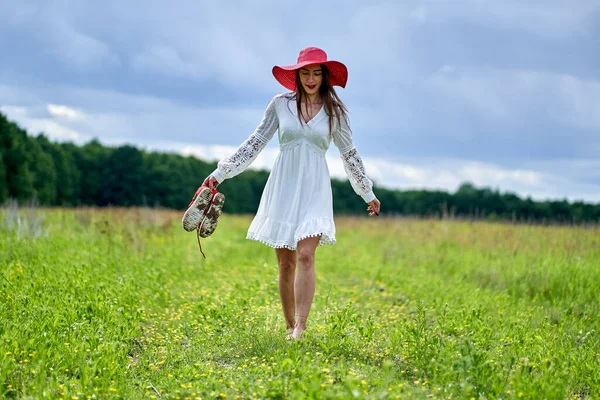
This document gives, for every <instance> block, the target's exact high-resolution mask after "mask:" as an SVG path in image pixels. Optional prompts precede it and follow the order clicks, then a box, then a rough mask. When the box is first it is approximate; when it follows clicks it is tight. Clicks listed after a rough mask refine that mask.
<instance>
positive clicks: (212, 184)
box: [202, 175, 219, 190]
mask: <svg viewBox="0 0 600 400" xmlns="http://www.w3.org/2000/svg"><path fill="white" fill-rule="evenodd" d="M202 186H208V188H209V189H210V190H215V189H217V186H219V181H217V180H216V179H215V177H214V176H212V175H209V176H208V177H207V178H206V179H205V180H204V182H202Z"/></svg>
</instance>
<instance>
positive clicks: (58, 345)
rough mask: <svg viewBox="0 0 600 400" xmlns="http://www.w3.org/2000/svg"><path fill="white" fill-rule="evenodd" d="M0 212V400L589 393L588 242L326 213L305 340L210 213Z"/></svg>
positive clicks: (225, 225) (594, 326) (515, 229)
mask: <svg viewBox="0 0 600 400" xmlns="http://www.w3.org/2000/svg"><path fill="white" fill-rule="evenodd" d="M179 220H180V214H179V213H174V212H169V211H156V210H146V209H138V210H122V209H112V210H110V209H105V210H98V209H80V210H18V211H15V210H10V209H5V210H2V211H0V397H7V398H65V399H76V398H80V399H84V398H99V399H104V398H127V399H129V398H161V399H173V398H181V399H184V398H191V399H193V398H203V399H216V398H232V399H234V398H242V399H245V398H272V399H283V398H315V399H317V398H319V399H320V398H376V399H387V398H444V399H447V398H467V399H469V398H475V399H497V398H505V399H510V398H527V399H532V398H547V399H561V398H570V399H582V398H598V397H600V322H599V316H600V301H599V298H600V292H599V290H600V289H599V288H600V230H599V229H598V228H588V229H584V228H569V227H534V226H523V225H503V224H487V223H468V222H452V221H417V220H385V219H367V218H363V219H358V218H357V219H343V218H339V219H337V221H336V222H337V229H338V237H337V239H338V243H337V244H336V245H335V246H330V247H321V248H319V249H318V250H317V257H316V263H317V293H316V296H315V303H314V304H313V309H312V311H311V316H310V318H309V325H308V331H307V332H306V340H305V341H304V342H287V341H285V333H286V332H285V329H284V328H285V324H284V321H283V317H282V313H281V310H280V305H279V298H278V292H277V265H276V262H275V254H274V251H273V250H272V249H270V248H268V247H266V246H264V245H261V244H259V243H255V242H250V241H247V240H245V239H244V238H245V233H246V229H247V227H248V225H249V223H250V217H247V216H230V215H224V216H223V218H222V219H221V221H220V222H219V227H218V229H217V231H216V232H215V234H214V235H213V237H211V238H208V239H206V240H204V241H203V248H204V250H205V253H206V255H207V257H208V258H207V259H203V258H202V257H201V255H200V253H199V251H198V247H197V243H196V238H195V234H194V233H187V232H185V231H183V229H181V227H180V223H179Z"/></svg>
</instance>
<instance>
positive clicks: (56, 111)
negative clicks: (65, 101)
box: [48, 104, 85, 120]
mask: <svg viewBox="0 0 600 400" xmlns="http://www.w3.org/2000/svg"><path fill="white" fill-rule="evenodd" d="M48 112H49V113H50V114H51V115H52V116H54V117H62V118H66V119H70V120H77V119H83V118H84V117H85V114H84V113H82V112H81V111H79V110H76V109H74V108H70V107H67V106H61V105H57V104H48Z"/></svg>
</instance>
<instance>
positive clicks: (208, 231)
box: [198, 193, 225, 238]
mask: <svg viewBox="0 0 600 400" xmlns="http://www.w3.org/2000/svg"><path fill="white" fill-rule="evenodd" d="M224 204H225V196H224V195H223V194H222V193H217V194H215V197H214V198H213V201H212V204H211V205H210V208H209V209H208V213H207V214H206V216H205V217H204V219H203V220H202V223H201V225H200V228H199V229H198V236H200V237H202V238H205V237H209V236H210V235H212V234H213V232H214V231H215V229H217V222H219V217H220V216H221V213H222V212H223V205H224Z"/></svg>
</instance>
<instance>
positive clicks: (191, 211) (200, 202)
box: [181, 186, 212, 232]
mask: <svg viewBox="0 0 600 400" xmlns="http://www.w3.org/2000/svg"><path fill="white" fill-rule="evenodd" d="M211 197H212V191H211V190H210V189H209V188H208V187H207V186H200V187H199V188H198V190H197V191H196V193H195V194H194V197H193V198H192V201H191V202H190V204H189V205H188V209H187V210H186V211H185V213H184V214H183V218H182V219H181V224H182V225H183V229H185V230H186V231H188V232H191V231H193V230H194V229H196V228H197V227H198V225H200V223H201V222H202V218H204V214H205V211H206V207H208V205H209V204H210V199H211Z"/></svg>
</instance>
